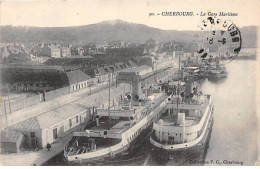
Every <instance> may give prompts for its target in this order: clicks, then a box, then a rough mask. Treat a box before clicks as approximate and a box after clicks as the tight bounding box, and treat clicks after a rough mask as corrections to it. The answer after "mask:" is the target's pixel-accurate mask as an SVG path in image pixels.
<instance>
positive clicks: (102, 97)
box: [8, 83, 130, 131]
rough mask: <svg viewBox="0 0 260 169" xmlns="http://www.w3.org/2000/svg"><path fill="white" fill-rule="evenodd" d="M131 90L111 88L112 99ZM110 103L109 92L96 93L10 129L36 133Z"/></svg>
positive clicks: (121, 85) (124, 85) (121, 87)
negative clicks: (92, 108) (90, 108)
mask: <svg viewBox="0 0 260 169" xmlns="http://www.w3.org/2000/svg"><path fill="white" fill-rule="evenodd" d="M129 90H130V85H129V84H122V83H121V84H119V85H118V86H117V88H116V87H112V88H111V92H110V93H111V99H113V98H115V97H117V96H119V94H120V93H122V92H123V91H125V92H127V91H129ZM104 102H108V90H105V91H101V92H99V93H95V94H93V95H90V96H88V97H86V98H83V99H79V100H77V101H75V102H72V103H69V104H66V105H64V106H61V107H58V108H56V109H53V110H50V111H48V112H45V113H42V114H40V115H38V116H35V117H32V118H29V119H27V120H24V121H22V122H19V123H17V124H14V125H12V126H10V127H8V129H13V130H26V131H36V130H43V129H47V128H49V127H52V126H54V125H57V124H59V123H61V122H63V121H65V120H67V119H70V118H72V117H75V116H77V115H78V114H80V113H82V112H84V111H86V110H87V109H88V108H89V107H93V106H95V107H98V106H100V105H101V104H102V103H104Z"/></svg>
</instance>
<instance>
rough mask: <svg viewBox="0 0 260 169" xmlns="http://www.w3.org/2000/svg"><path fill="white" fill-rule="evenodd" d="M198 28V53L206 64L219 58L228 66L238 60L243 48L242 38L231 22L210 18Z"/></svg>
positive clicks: (221, 62)
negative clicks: (237, 57)
mask: <svg viewBox="0 0 260 169" xmlns="http://www.w3.org/2000/svg"><path fill="white" fill-rule="evenodd" d="M198 28H199V33H198V34H197V35H196V38H197V44H198V51H197V53H198V54H199V56H200V58H201V59H202V60H203V61H204V62H205V63H207V64H210V63H211V62H212V61H213V60H214V59H215V58H218V59H219V60H220V64H227V63H229V62H231V61H232V60H234V59H235V58H236V56H237V55H238V53H239V52H240V50H241V47H242V38H241V33H240V30H239V29H238V27H237V26H236V25H235V24H234V23H233V22H232V21H231V20H223V19H217V18H213V17H208V18H207V19H204V20H203V21H202V22H201V23H200V24H199V25H198Z"/></svg>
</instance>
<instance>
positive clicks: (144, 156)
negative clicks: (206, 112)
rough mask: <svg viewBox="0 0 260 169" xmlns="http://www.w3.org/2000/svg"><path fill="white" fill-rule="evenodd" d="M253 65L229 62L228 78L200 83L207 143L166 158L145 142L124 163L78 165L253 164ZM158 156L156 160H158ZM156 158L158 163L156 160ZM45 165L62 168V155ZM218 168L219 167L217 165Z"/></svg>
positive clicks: (254, 121)
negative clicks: (207, 106) (207, 117)
mask: <svg viewBox="0 0 260 169" xmlns="http://www.w3.org/2000/svg"><path fill="white" fill-rule="evenodd" d="M256 64H257V62H255V61H245V60H241V61H236V60H235V61H232V62H231V63H229V64H227V65H226V70H227V72H228V77H227V78H223V79H221V80H207V79H206V80H203V81H201V86H202V90H203V92H204V93H207V94H211V95H212V96H213V103H214V105H215V106H214V125H213V131H212V134H211V138H210V140H209V144H207V145H206V146H204V149H200V150H198V151H196V152H195V153H194V152H193V153H190V154H189V153H184V152H179V153H178V154H177V156H179V157H180V156H181V157H183V158H178V159H181V160H178V161H176V159H177V158H175V157H176V155H172V156H169V154H167V153H165V152H157V151H156V152H155V150H153V151H151V150H152V149H153V146H152V145H151V144H150V143H149V140H147V141H146V142H144V144H143V145H142V146H140V147H139V148H138V149H136V150H135V151H134V152H133V154H132V155H129V156H127V157H126V158H125V159H124V160H118V161H116V160H114V161H110V162H102V161H96V162H93V163H86V162H84V161H82V162H81V163H79V164H78V165H212V164H213V165H217V164H216V161H217V160H219V163H222V165H227V164H223V161H225V160H226V161H229V162H233V163H235V162H240V163H237V165H240V164H241V162H242V163H243V165H254V163H255V162H256V160H257V140H256V137H257V132H256V129H257V118H256V92H255V91H256V75H257V74H256ZM158 155H159V156H160V158H158ZM158 159H160V160H158ZM49 165H66V163H65V162H62V156H60V158H58V157H56V158H55V159H53V161H52V162H50V163H49ZM219 165H221V164H219Z"/></svg>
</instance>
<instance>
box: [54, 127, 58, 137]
mask: <svg viewBox="0 0 260 169" xmlns="http://www.w3.org/2000/svg"><path fill="white" fill-rule="evenodd" d="M57 137H58V132H57V128H55V129H53V139H56V138H57Z"/></svg>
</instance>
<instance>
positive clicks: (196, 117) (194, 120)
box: [161, 98, 209, 127]
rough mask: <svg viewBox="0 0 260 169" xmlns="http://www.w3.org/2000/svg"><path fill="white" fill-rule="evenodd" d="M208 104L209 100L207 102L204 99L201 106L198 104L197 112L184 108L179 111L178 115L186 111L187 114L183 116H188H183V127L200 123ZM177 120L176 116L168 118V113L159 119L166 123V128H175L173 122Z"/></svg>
mask: <svg viewBox="0 0 260 169" xmlns="http://www.w3.org/2000/svg"><path fill="white" fill-rule="evenodd" d="M208 103H209V100H208V98H206V99H204V102H203V103H202V104H200V107H199V109H198V110H186V109H185V108H182V109H181V110H179V113H184V112H185V111H186V112H187V111H188V113H185V115H186V114H188V116H185V127H189V126H194V125H196V124H198V123H199V122H200V120H201V117H202V116H203V114H204V113H205V111H206V108H207V105H208ZM176 104H177V103H176ZM181 104H186V105H190V104H194V103H181ZM196 104H197V103H196ZM194 105H195V104H194ZM197 105H198V104H197ZM184 107H185V106H184ZM195 111H199V112H200V114H196V113H195ZM177 118H178V117H177V116H169V115H168V113H164V114H163V116H162V117H161V119H162V120H163V121H164V122H166V123H167V126H176V123H174V122H176V121H177Z"/></svg>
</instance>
